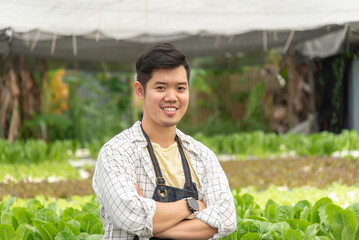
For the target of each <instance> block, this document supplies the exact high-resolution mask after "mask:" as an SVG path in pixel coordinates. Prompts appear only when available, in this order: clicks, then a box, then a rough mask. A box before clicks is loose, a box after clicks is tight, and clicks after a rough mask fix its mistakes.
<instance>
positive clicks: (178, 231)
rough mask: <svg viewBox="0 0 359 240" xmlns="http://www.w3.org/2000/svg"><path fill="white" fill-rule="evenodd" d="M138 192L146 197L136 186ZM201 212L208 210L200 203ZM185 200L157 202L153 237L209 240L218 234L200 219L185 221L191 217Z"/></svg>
mask: <svg viewBox="0 0 359 240" xmlns="http://www.w3.org/2000/svg"><path fill="white" fill-rule="evenodd" d="M136 188H137V192H138V194H139V195H140V196H142V197H144V194H143V193H142V191H141V189H140V188H139V187H138V185H137V184H136ZM197 202H198V204H199V206H200V211H202V210H203V209H205V208H206V205H205V204H204V203H203V202H202V201H198V200H197ZM191 213H192V212H191V211H190V210H189V208H188V205H187V201H186V200H185V199H182V200H178V201H176V202H170V203H162V202H156V212H155V215H154V217H153V236H155V237H158V238H171V239H193V240H194V239H209V238H211V237H213V235H214V234H216V233H217V229H216V228H213V227H211V226H209V225H208V224H207V223H205V222H202V221H201V220H198V219H191V220H185V219H186V218H187V217H189V216H190V215H191Z"/></svg>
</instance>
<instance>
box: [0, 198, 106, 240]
mask: <svg viewBox="0 0 359 240" xmlns="http://www.w3.org/2000/svg"><path fill="white" fill-rule="evenodd" d="M94 199H95V198H94ZM15 200H16V199H15V198H14V197H13V198H10V199H8V200H7V201H4V202H3V203H1V204H0V215H1V221H0V240H8V239H15V240H20V239H21V240H30V239H31V240H32V239H35V240H41V239H44V240H52V239H55V240H62V239H64V240H65V239H66V240H100V239H103V233H104V230H103V227H102V223H101V220H100V212H99V211H100V210H99V206H98V203H97V201H95V200H93V201H90V202H87V203H85V204H84V205H83V206H82V209H81V210H79V209H76V208H72V207H68V208H66V209H64V210H62V209H61V208H59V207H58V205H57V204H56V202H51V203H49V204H47V205H44V204H42V203H41V202H40V201H39V200H37V199H29V200H27V202H26V204H25V206H24V207H12V205H13V204H14V202H15Z"/></svg>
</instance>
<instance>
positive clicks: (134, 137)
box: [130, 121, 197, 153]
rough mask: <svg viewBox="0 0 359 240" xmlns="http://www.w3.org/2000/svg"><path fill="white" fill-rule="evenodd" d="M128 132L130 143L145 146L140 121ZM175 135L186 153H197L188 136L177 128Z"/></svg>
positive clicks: (145, 142)
mask: <svg viewBox="0 0 359 240" xmlns="http://www.w3.org/2000/svg"><path fill="white" fill-rule="evenodd" d="M130 131H131V134H130V136H131V138H130V141H133V142H135V141H136V142H138V143H139V145H140V146H141V147H146V146H147V141H146V138H145V136H143V133H142V129H141V122H140V121H137V122H135V123H134V124H133V126H132V127H131V128H130ZM176 134H177V136H178V137H179V139H180V140H181V141H182V144H183V146H184V147H185V148H186V149H187V151H193V152H195V153H197V151H196V149H195V148H194V144H191V141H192V138H191V137H190V136H188V135H186V134H184V133H183V132H182V131H181V130H179V129H178V128H176Z"/></svg>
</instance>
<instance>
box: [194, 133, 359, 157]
mask: <svg viewBox="0 0 359 240" xmlns="http://www.w3.org/2000/svg"><path fill="white" fill-rule="evenodd" d="M194 138H195V139H197V140H199V141H200V142H202V143H204V144H205V145H206V146H208V147H209V148H210V149H212V150H213V151H214V152H215V153H216V154H236V155H237V156H238V157H240V158H247V157H250V156H256V157H271V156H275V157H278V156H288V155H292V154H294V155H296V156H330V155H332V154H333V153H334V152H336V151H344V150H359V135H358V133H357V132H356V131H355V130H352V131H348V130H345V131H343V132H342V133H341V134H334V133H329V132H321V133H316V134H311V135H304V134H287V135H282V134H274V133H267V134H266V133H264V132H262V131H255V132H250V133H233V134H231V135H215V136H211V137H208V136H204V135H202V134H197V135H195V136H194Z"/></svg>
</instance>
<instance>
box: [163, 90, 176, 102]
mask: <svg viewBox="0 0 359 240" xmlns="http://www.w3.org/2000/svg"><path fill="white" fill-rule="evenodd" d="M165 101H177V93H176V91H175V90H174V89H168V90H167V91H166V97H165Z"/></svg>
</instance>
